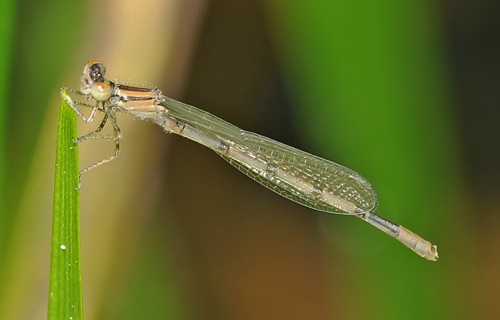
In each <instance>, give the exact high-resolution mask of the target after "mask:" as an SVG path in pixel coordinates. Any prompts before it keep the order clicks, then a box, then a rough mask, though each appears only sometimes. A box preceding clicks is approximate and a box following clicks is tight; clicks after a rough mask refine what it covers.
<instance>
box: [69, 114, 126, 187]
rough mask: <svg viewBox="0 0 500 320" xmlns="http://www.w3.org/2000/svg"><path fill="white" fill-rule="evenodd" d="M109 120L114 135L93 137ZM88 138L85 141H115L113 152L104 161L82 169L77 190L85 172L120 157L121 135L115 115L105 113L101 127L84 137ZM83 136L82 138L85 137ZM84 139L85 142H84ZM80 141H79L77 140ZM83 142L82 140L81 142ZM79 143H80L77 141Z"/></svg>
mask: <svg viewBox="0 0 500 320" xmlns="http://www.w3.org/2000/svg"><path fill="white" fill-rule="evenodd" d="M108 117H109V118H110V119H111V124H112V125H113V132H114V135H113V136H99V135H95V133H96V132H99V131H101V130H102V128H104V125H105V124H106V121H107V118H108ZM92 134H94V135H95V136H92ZM86 136H88V138H86V139H106V140H114V141H115V151H114V154H113V155H112V156H110V157H108V158H106V159H102V160H101V161H99V162H96V163H94V164H93V165H91V166H88V167H87V168H85V169H83V170H81V171H80V183H79V184H78V190H79V189H80V186H81V184H82V174H84V173H85V172H87V171H90V170H92V169H95V168H97V167H99V166H101V165H103V164H105V163H108V162H110V161H112V160H114V159H115V158H117V157H118V156H119V155H120V139H121V138H122V133H121V130H120V127H119V126H118V123H117V121H116V117H115V114H114V113H106V115H105V117H104V119H103V121H102V122H101V125H99V127H98V128H97V129H96V130H95V131H93V132H91V133H90V136H89V135H86ZM86 136H84V137H86ZM86 139H85V140H86ZM79 140H80V139H79ZM82 141H84V140H82ZM79 142H81V141H79Z"/></svg>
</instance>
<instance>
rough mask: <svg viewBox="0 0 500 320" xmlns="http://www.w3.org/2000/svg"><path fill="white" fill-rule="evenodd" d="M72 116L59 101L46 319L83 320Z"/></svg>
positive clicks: (78, 194) (76, 174)
mask: <svg viewBox="0 0 500 320" xmlns="http://www.w3.org/2000/svg"><path fill="white" fill-rule="evenodd" d="M76 136H77V131H76V115H75V112H74V111H73V110H72V109H71V107H70V106H69V105H68V104H67V103H66V101H64V100H63V101H62V104H61V110H60V114H59V124H58V129H57V151H56V170H55V183H54V212H53V220H52V244H51V259H50V260H51V261H50V290H49V308H48V319H49V320H55V319H74V320H77V319H83V307H82V276H81V264H80V192H79V191H78V190H76V188H77V187H78V183H79V176H78V175H79V173H78V168H79V165H78V147H77V144H75V143H74V142H73V141H74V139H76Z"/></svg>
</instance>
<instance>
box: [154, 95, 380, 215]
mask: <svg viewBox="0 0 500 320" xmlns="http://www.w3.org/2000/svg"><path fill="white" fill-rule="evenodd" d="M162 105H163V106H164V107H165V108H167V110H168V117H169V118H170V119H173V120H175V121H176V122H177V123H178V124H179V125H181V126H182V127H183V129H182V131H179V132H175V133H178V134H180V135H183V136H185V137H187V138H190V139H192V140H195V141H197V142H199V143H202V144H204V145H205V146H208V147H209V148H211V149H213V150H214V151H215V152H217V153H218V154H219V155H220V156H221V157H222V158H223V159H225V160H226V161H228V162H229V163H230V164H231V165H233V166H234V167H235V168H237V169H238V170H240V171H241V172H243V173H244V174H245V175H247V176H248V177H250V178H251V179H253V180H255V181H257V182H258V183H260V184H261V185H263V186H265V187H266V188H269V189H271V190H272V191H274V192H276V193H278V194H280V195H281V196H283V197H285V198H288V199H290V200H292V201H295V202H297V203H300V204H302V205H304V206H306V207H309V208H312V209H315V210H319V211H323V212H328V213H343V214H353V213H354V209H361V210H362V211H373V210H374V209H375V208H376V206H377V203H378V199H377V194H376V192H375V190H374V189H373V188H372V186H371V185H370V183H369V182H368V181H367V180H366V179H364V178H363V177H361V176H360V175H359V174H357V173H356V172H354V171H353V170H351V169H348V168H346V167H344V166H341V165H339V164H336V163H334V162H331V161H329V160H325V159H322V158H320V157H317V156H314V155H312V154H309V153H307V152H304V151H301V150H299V149H296V148H293V147H290V146H287V145H285V144H283V143H280V142H277V141H275V140H272V139H270V138H267V137H264V136H261V135H259V134H256V133H252V132H248V131H244V130H241V129H240V128H238V127H236V126H234V125H232V124H230V123H228V122H226V121H224V120H222V119H219V118H217V117H215V116H213V115H212V114H210V113H208V112H205V111H203V110H200V109H197V108H195V107H193V106H190V105H187V104H184V103H181V102H178V101H176V100H173V99H170V98H167V97H165V98H164V101H163V102H162ZM155 122H157V123H158V124H160V125H162V126H163V127H165V125H164V122H163V120H159V121H155ZM160 122H162V123H160ZM165 129H166V130H167V131H170V132H173V131H172V130H170V129H169V128H166V127H165Z"/></svg>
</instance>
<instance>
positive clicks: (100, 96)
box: [89, 82, 113, 101]
mask: <svg viewBox="0 0 500 320" xmlns="http://www.w3.org/2000/svg"><path fill="white" fill-rule="evenodd" d="M89 91H90V94H91V95H92V97H93V98H94V99H96V100H97V101H106V100H108V99H109V98H110V97H111V95H112V94H113V89H112V88H111V86H110V85H109V84H107V83H104V82H96V83H93V84H92V86H91V87H90V89H89Z"/></svg>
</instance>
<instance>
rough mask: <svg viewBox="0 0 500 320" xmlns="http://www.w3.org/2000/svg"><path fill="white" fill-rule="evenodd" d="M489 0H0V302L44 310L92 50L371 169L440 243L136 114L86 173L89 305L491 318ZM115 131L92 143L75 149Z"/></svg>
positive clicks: (231, 315)
mask: <svg viewBox="0 0 500 320" xmlns="http://www.w3.org/2000/svg"><path fill="white" fill-rule="evenodd" d="M499 9H500V8H499V5H498V3H497V2H494V1H493V0H489V1H487V0H485V1H480V2H477V1H476V2H474V1H471V0H469V1H462V2H460V3H458V2H449V1H439V2H431V1H416V0H414V1H409V2H408V1H406V2H403V1H390V0H382V1H377V2H373V1H358V2H351V1H347V0H336V1H326V0H324V1H296V0H288V1H284V0H271V1H256V0H254V1H250V0H241V1H230V0H214V1H203V0H187V1H186V0H184V1H181V0H168V1H159V0H143V1H140V2H137V1H129V0H126V1H85V2H83V1H60V0H56V1H41V0H35V1H27V0H21V1H13V0H4V1H2V2H1V5H0V15H1V17H0V37H1V38H0V46H1V50H0V83H1V86H0V110H1V111H0V132H1V133H0V148H1V151H0V152H1V154H2V157H1V158H0V195H1V199H0V283H1V284H2V285H1V286H0V319H43V318H45V317H46V312H47V311H46V310H47V296H48V281H49V273H48V271H49V257H50V252H49V249H50V234H51V225H50V224H51V210H52V192H53V167H54V156H55V133H56V119H57V112H58V106H59V101H58V99H59V96H58V94H59V88H60V87H61V86H69V87H73V88H78V86H79V82H78V81H79V77H80V75H81V70H82V68H83V66H84V64H85V63H86V62H87V61H89V60H100V61H102V62H103V63H105V64H106V65H107V67H108V75H109V76H110V77H112V78H115V79H120V80H122V81H126V82H129V83H130V82H131V83H134V82H135V83H139V84H150V83H154V84H156V85H157V86H158V87H159V88H161V90H162V91H163V93H164V94H166V95H168V96H170V97H173V98H175V99H178V100H181V101H184V102H186V103H189V104H193V105H195V106H198V107H200V108H202V109H204V110H207V111H209V112H211V113H214V114H216V115H218V116H220V117H221V118H223V119H225V120H228V121H230V122H231V123H234V124H236V125H237V126H239V127H242V128H244V129H247V130H251V131H255V132H258V133H261V134H264V135H267V136H270V137H272V138H274V139H276V140H279V141H282V142H285V143H287V144H291V145H293V146H296V147H299V148H301V149H304V150H306V151H309V152H312V153H314V154H318V155H320V156H322V157H325V158H328V159H331V160H333V161H335V162H339V163H341V164H343V165H346V166H348V167H350V168H352V169H354V170H355V171H357V172H359V173H360V174H362V175H363V176H364V177H366V178H367V179H368V180H369V181H370V182H371V183H372V184H373V185H374V186H375V188H376V189H377V191H378V193H379V198H380V206H379V208H378V210H377V212H378V213H380V214H381V215H383V216H384V217H387V218H388V219H390V220H393V221H395V222H398V223H400V224H402V225H404V226H406V227H407V228H409V229H411V230H413V231H415V232H417V233H418V234H420V235H422V236H423V237H425V238H427V239H429V240H430V241H432V242H433V243H435V244H437V245H438V248H439V253H440V260H439V261H438V262H437V263H431V262H428V261H425V260H424V259H421V258H419V257H418V256H416V255H415V254H413V253H412V252H411V251H410V250H408V249H406V248H404V247H403V246H401V245H400V244H398V243H397V241H395V240H393V239H391V238H390V237H388V236H386V235H384V234H383V233H381V232H379V231H377V230H376V229H374V228H372V227H370V226H368V225H367V224H365V223H362V222H361V221H360V220H359V219H354V218H352V217H345V216H338V215H326V214H320V213H317V212H314V211H312V210H309V209H307V208H303V207H301V206H299V205H297V204H294V203H291V202H289V201H287V200H286V199H283V198H281V197H279V196H277V195H275V194H273V193H272V192H269V191H268V190H266V189H264V188H262V187H260V186H259V185H258V184H256V183H255V182H253V181H251V180H249V179H248V178H246V177H245V176H244V175H242V174H241V173H239V172H237V171H236V170H234V169H233V168H232V167H231V166H229V165H228V164H227V163H225V161H223V160H222V159H220V158H219V157H218V156H217V155H216V154H214V153H213V152H211V151H210V150H207V149H204V148H203V147H201V146H198V145H195V144H194V143H191V142H189V141H186V140H184V139H182V138H180V137H175V136H172V135H166V134H164V133H163V132H162V130H161V128H159V127H156V126H154V125H153V124H149V123H144V122H141V121H135V120H131V119H129V117H127V116H126V115H124V116H122V117H120V119H119V120H120V124H121V128H122V131H123V133H124V138H123V140H122V155H121V157H120V158H119V159H118V160H115V161H113V162H112V163H111V164H109V165H106V166H103V167H101V168H99V169H96V170H93V171H91V172H89V173H88V174H86V175H85V176H84V178H83V186H82V191H81V195H82V199H81V201H82V269H83V281H84V313H85V316H86V318H87V319H152V318H156V319H158V318H160V319H492V318H494V317H495V316H496V315H497V314H498V313H499V311H500V306H499V305H498V303H497V302H496V300H497V296H498V293H499V292H500V277H499V276H498V270H500V250H499V249H498V248H499V246H500V233H499V232H498V230H499V227H500V216H499V210H498V207H499V202H500V197H498V193H499V192H500V185H499V183H498V181H499V178H500V172H499V170H498V163H499V161H500V152H499V150H500V143H499V139H498V137H499V134H500V126H499V125H498V119H499V112H498V110H499V109H498V105H499V102H500V94H499V92H500V91H499V89H498V88H499V84H500V81H499V77H498V75H499V73H500V68H499V66H500V64H499V63H498V57H499V56H500V54H499V53H500V50H499V49H500V45H499V41H498V37H497V35H498V34H499V31H500V30H499V29H500V25H499V23H498V21H500V19H499V18H500V17H499V13H500V10H499ZM80 124H81V125H80V128H79V130H80V132H81V133H85V132H87V131H89V130H90V129H91V128H92V126H87V125H84V124H83V123H80ZM112 148H113V146H112V145H111V144H109V143H106V142H102V141H92V142H86V143H84V144H82V145H81V149H80V157H81V166H82V167H85V166H87V165H89V164H92V163H93V162H95V161H97V160H100V159H102V158H104V157H106V156H108V155H109V154H111V152H112Z"/></svg>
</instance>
